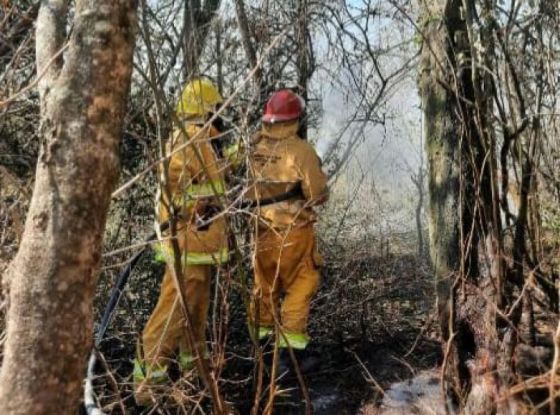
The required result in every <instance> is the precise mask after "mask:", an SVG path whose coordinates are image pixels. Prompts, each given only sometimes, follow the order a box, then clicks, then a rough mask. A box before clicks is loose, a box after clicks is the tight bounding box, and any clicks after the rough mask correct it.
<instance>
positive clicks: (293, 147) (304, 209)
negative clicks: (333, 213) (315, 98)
mask: <svg viewBox="0 0 560 415" xmlns="http://www.w3.org/2000/svg"><path fill="white" fill-rule="evenodd" d="M297 130H298V123H297V122H293V123H282V124H265V125H264V126H263V129H262V131H261V132H260V133H259V134H258V135H257V136H256V138H255V139H254V142H253V148H252V151H251V152H250V154H249V173H250V175H251V178H252V186H251V188H250V189H249V193H248V195H249V197H250V198H252V199H253V200H262V199H264V198H269V197H274V196H278V195H280V194H283V193H286V192H288V191H290V190H291V189H293V188H294V186H296V185H297V184H298V183H299V184H300V185H301V190H302V197H301V198H297V197H294V198H292V199H290V200H286V201H283V202H278V203H274V204H271V205H267V206H261V207H259V208H258V209H257V210H258V217H259V220H260V223H261V224H262V225H265V226H270V227H274V228H286V227H290V226H295V227H301V226H305V225H307V224H309V223H312V222H314V221H315V220H316V215H315V212H314V211H313V206H314V205H317V204H321V203H324V202H325V201H326V199H327V196H328V189H327V176H326V175H325V173H323V171H322V170H321V160H320V159H319V157H318V156H317V153H316V152H315V149H314V148H313V147H312V146H311V144H309V143H308V142H307V141H305V140H302V139H301V138H299V137H298V136H297Z"/></svg>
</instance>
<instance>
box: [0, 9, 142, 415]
mask: <svg viewBox="0 0 560 415" xmlns="http://www.w3.org/2000/svg"><path fill="white" fill-rule="evenodd" d="M66 6H67V2H66V1H64V0H44V1H43V2H42V6H41V11H40V16H39V20H38V22H37V33H36V39H37V49H38V50H37V64H38V72H39V73H40V72H41V71H42V70H43V69H44V68H46V67H47V65H49V68H48V70H47V71H46V72H45V78H44V79H43V80H42V82H41V84H40V85H39V90H40V94H41V100H42V105H41V110H42V111H41V126H40V132H41V136H42V138H43V142H42V145H41V152H40V156H39V160H38V164H37V170H36V180H35V188H34V192H33V197H32V200H31V206H30V208H29V212H28V216H27V221H26V224H25V231H24V235H23V238H22V242H21V245H20V247H19V251H18V254H17V255H16V257H15V259H14V261H13V262H12V263H11V264H10V267H9V268H8V270H7V271H6V273H5V274H4V276H3V278H4V282H5V283H6V285H7V286H8V288H9V299H10V306H9V310H8V315H7V340H6V346H5V355H4V362H3V365H2V369H1V372H0V408H2V413H4V414H71V413H74V412H75V411H76V408H77V406H78V403H79V399H80V391H81V387H82V379H83V377H84V373H85V367H86V358H87V355H88V353H89V350H90V347H91V339H92V317H93V297H94V290H95V286H96V281H97V273H98V267H99V260H100V257H101V246H102V236H103V231H104V228H105V222H106V218H107V211H108V207H109V203H110V200H111V191H112V189H113V186H114V184H115V183H116V180H117V178H118V171H119V160H118V146H119V139H120V133H121V129H122V125H123V119H124V116H125V112H126V101H127V96H128V91H129V86H130V77H131V72H132V56H133V55H132V52H133V48H134V39H135V33H136V24H137V22H136V1H135V0H77V1H76V9H75V17H74V24H73V30H72V35H71V38H70V40H69V43H68V45H67V49H66V52H65V54H64V61H62V55H59V57H58V58H57V59H55V60H54V62H53V61H52V57H53V55H54V54H55V53H56V52H57V51H58V50H60V48H61V46H62V44H61V43H62V41H63V39H64V38H63V37H62V36H61V33H63V30H64V27H65V26H66V21H65V19H64V18H63V16H65V15H66V14H65V11H66ZM60 13H62V14H60Z"/></svg>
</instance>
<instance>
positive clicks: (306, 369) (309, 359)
mask: <svg viewBox="0 0 560 415" xmlns="http://www.w3.org/2000/svg"><path fill="white" fill-rule="evenodd" d="M294 354H295V356H296V359H297V362H298V366H299V370H300V372H301V374H303V375H306V374H310V373H312V372H314V371H316V370H317V369H318V368H319V366H321V359H320V358H319V355H318V354H317V353H314V352H312V351H310V350H309V349H303V350H294Z"/></svg>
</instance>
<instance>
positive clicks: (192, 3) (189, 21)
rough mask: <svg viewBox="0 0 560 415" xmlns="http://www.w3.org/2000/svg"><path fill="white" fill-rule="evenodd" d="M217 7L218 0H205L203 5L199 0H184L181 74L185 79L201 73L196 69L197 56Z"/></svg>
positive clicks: (218, 4)
mask: <svg viewBox="0 0 560 415" xmlns="http://www.w3.org/2000/svg"><path fill="white" fill-rule="evenodd" d="M219 8H220V0H206V1H205V2H204V5H202V4H201V2H200V0H185V9H184V14H183V24H184V25H185V27H186V28H185V30H184V33H185V37H184V39H183V57H184V66H183V75H184V77H185V79H190V78H191V77H193V76H198V75H201V74H200V73H199V70H198V61H199V56H200V54H201V53H202V50H203V48H204V42H205V40H206V35H207V34H208V32H209V30H210V23H211V22H212V19H213V18H214V16H215V14H216V12H217V11H218V9H219Z"/></svg>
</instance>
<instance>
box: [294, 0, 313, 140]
mask: <svg viewBox="0 0 560 415" xmlns="http://www.w3.org/2000/svg"><path fill="white" fill-rule="evenodd" d="M297 17H298V20H297V31H296V35H297V45H298V55H297V68H298V94H299V95H300V96H301V97H302V98H303V100H304V101H305V103H306V105H307V104H308V101H309V90H308V89H309V88H308V84H309V80H310V79H311V76H312V75H313V66H312V65H313V62H312V61H311V60H312V56H311V48H310V45H309V42H308V37H309V28H308V19H307V0H298V16H297ZM308 114H309V111H308V110H305V111H304V114H303V116H302V117H301V121H300V122H301V125H300V128H299V131H298V135H299V136H300V137H301V138H303V139H307V129H308V126H309V120H308V118H307V117H308Z"/></svg>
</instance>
